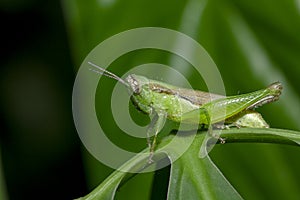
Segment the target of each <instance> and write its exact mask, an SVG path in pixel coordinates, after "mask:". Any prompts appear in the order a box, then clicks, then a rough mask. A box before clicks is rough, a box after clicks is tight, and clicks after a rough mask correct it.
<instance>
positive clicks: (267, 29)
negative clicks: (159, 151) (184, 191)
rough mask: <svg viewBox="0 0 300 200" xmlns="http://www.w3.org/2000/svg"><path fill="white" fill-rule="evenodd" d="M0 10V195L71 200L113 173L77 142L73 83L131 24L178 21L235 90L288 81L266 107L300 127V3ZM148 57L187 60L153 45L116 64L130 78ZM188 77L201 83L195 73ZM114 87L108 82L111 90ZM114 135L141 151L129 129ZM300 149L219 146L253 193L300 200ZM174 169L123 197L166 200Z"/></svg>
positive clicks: (223, 161) (28, 4)
mask: <svg viewBox="0 0 300 200" xmlns="http://www.w3.org/2000/svg"><path fill="white" fill-rule="evenodd" d="M0 11H1V14H0V15H1V19H2V28H1V69H0V70H1V72H0V76H1V79H0V80H1V82H0V87H1V99H0V102H1V104H0V106H1V107H0V108H1V110H0V112H1V115H0V116H1V122H2V124H1V133H0V150H1V151H0V152H1V156H0V158H1V165H0V199H7V198H9V199H72V198H76V197H80V196H83V195H85V194H87V193H88V192H89V191H90V190H91V189H92V188H94V187H95V186H96V185H98V184H99V183H100V182H101V181H102V180H103V179H104V178H105V177H106V176H107V175H108V174H109V173H110V172H112V169H109V168H107V167H106V166H104V165H102V164H101V163H99V162H98V161H96V160H95V159H94V158H93V157H92V156H91V155H90V154H89V153H88V152H87V151H86V150H85V148H84V146H83V145H82V144H81V142H80V139H79V137H78V135H77V133H76V130H75V127H74V125H73V119H72V109H71V101H72V87H73V82H74V79H75V75H76V71H77V69H78V68H79V66H80V64H81V62H82V61H83V59H84V58H85V56H86V55H87V54H88V53H89V51H91V50H92V49H93V48H94V47H95V46H96V45H97V44H99V43H100V42H101V41H103V40H105V39H106V38H108V37H110V36H112V35H114V34H117V33H119V32H121V31H125V30H128V29H132V28H137V27H146V26H155V27H164V28H170V29H174V30H178V31H181V32H182V33H185V34H187V35H189V36H190V37H192V38H193V39H195V40H196V41H198V42H199V43H200V44H201V45H203V46H204V48H205V49H206V50H207V51H208V53H209V54H210V55H211V57H212V58H213V59H214V61H215V62H216V64H217V66H218V67H219V70H220V72H221V74H222V77H223V80H224V84H225V87H226V91H227V94H228V95H234V94H237V93H245V92H250V91H253V90H256V89H259V88H262V87H265V86H266V85H268V84H270V83H271V82H274V81H281V82H282V83H283V85H284V93H283V95H282V97H281V99H280V101H279V102H276V103H273V104H270V105H267V106H264V107H262V108H260V109H259V111H260V112H261V113H262V114H263V115H264V117H265V119H266V120H267V121H268V122H269V123H270V125H271V127H276V128H286V129H293V130H299V129H300V123H299V119H300V101H299V100H300V96H299V94H300V89H299V83H300V81H299V75H300V37H299V36H300V1H299V0H287V1H271V0H260V1H253V0H223V1H218V0H210V1H208V0H206V1H205V0H184V1H172V0H164V1H157V0H153V1H141V0H128V1H121V0H85V1H84V0H62V1H55V0H52V1H50V0H49V1H37V0H27V1H18V0H10V1H8V0H2V1H1V2H0ZM149 62H158V63H163V64H170V63H172V64H174V65H177V66H180V64H183V65H185V63H184V62H183V61H182V60H181V59H179V58H176V57H173V56H170V55H169V54H167V53H165V52H164V53H163V52H159V51H151V50H145V51H143V52H136V53H134V52H133V53H132V54H131V53H130V54H128V55H126V56H124V57H122V58H120V59H119V60H117V61H116V62H115V63H113V65H112V71H113V72H114V73H116V74H119V75H121V74H122V73H125V71H124V68H118V66H120V65H122V66H128V68H130V67H133V66H135V65H137V64H143V63H149ZM190 70H192V69H190ZM187 78H188V79H189V80H190V81H191V83H192V84H193V86H195V87H196V88H197V87H198V89H201V86H199V85H198V86H197V79H196V78H195V77H194V76H193V74H191V75H190V76H189V77H187ZM113 84H114V81H110V82H109V84H106V85H108V86H107V87H105V89H104V91H103V92H104V93H103V95H104V96H108V97H109V94H110V92H111V90H112V87H113ZM103 101H104V102H105V101H107V103H109V100H103ZM104 105H107V104H106V103H105V104H104ZM104 107H105V106H104ZM107 107H108V106H107ZM101 112H103V113H102V114H103V115H107V119H103V120H104V121H103V122H104V123H105V125H106V126H107V128H108V129H111V130H112V131H115V130H117V127H115V124H114V122H113V120H112V119H111V118H112V116H111V113H110V110H109V109H108V108H107V109H105V110H102V111H101ZM137 115H138V114H137ZM112 138H113V136H112ZM115 139H116V138H115ZM117 140H118V138H117ZM119 140H120V139H119ZM116 142H118V144H119V143H122V144H123V145H125V146H126V145H127V146H128V148H131V147H132V146H131V145H132V141H131V138H126V137H125V136H124V138H122V141H116ZM135 143H136V141H134V142H133V144H135ZM136 144H137V145H136V148H137V149H140V148H143V146H146V144H145V142H144V141H139V142H138V143H136ZM299 155H300V149H299V148H298V147H290V146H283V145H275V144H228V145H221V146H217V147H216V148H215V149H214V150H213V151H212V153H211V157H212V159H213V161H214V162H215V163H216V164H217V166H218V167H219V169H220V170H221V171H222V172H223V173H224V175H225V176H226V178H227V179H228V180H229V181H230V182H231V184H232V185H233V186H234V187H235V188H236V189H237V191H239V192H240V194H241V195H242V196H243V197H244V198H245V199H299V196H300V171H299V169H300V159H299V158H300V157H299ZM167 173H168V170H167V169H165V170H162V171H160V172H159V175H156V176H155V177H154V182H155V185H154V186H153V187H151V183H152V180H153V176H152V175H153V174H143V175H138V176H136V177H135V178H133V179H132V180H130V181H129V182H128V183H127V184H126V185H124V186H123V187H122V188H121V190H120V192H119V193H118V198H119V199H148V198H151V197H152V198H153V199H154V198H156V197H157V198H158V197H160V198H163V197H164V195H159V194H165V193H164V192H165V190H166V183H167V182H166V181H167V178H168V177H167ZM199 181H201V180H199Z"/></svg>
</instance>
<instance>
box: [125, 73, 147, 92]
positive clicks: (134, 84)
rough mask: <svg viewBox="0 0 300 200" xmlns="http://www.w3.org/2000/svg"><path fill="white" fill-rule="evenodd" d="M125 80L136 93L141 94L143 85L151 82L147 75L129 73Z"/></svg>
mask: <svg viewBox="0 0 300 200" xmlns="http://www.w3.org/2000/svg"><path fill="white" fill-rule="evenodd" d="M125 81H126V82H127V83H128V85H129V88H130V89H131V90H132V92H133V93H134V94H140V93H141V91H142V86H143V85H145V84H147V83H148V82H149V81H148V79H147V78H146V77H144V76H138V75H135V74H130V75H128V76H127V78H126V79H125Z"/></svg>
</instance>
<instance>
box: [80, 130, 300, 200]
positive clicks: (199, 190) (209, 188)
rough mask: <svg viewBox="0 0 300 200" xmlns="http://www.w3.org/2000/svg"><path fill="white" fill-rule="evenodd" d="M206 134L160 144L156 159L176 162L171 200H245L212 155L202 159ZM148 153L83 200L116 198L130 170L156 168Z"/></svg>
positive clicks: (248, 134) (278, 133) (272, 137)
mask: <svg viewBox="0 0 300 200" xmlns="http://www.w3.org/2000/svg"><path fill="white" fill-rule="evenodd" d="M205 133H206V132H199V134H197V135H196V136H194V135H186V136H182V135H180V136H177V135H176V136H174V135H170V136H167V137H165V138H164V139H163V140H162V141H161V143H160V144H159V145H158V148H157V150H156V152H157V153H156V156H157V157H156V160H157V161H159V160H161V159H163V158H164V157H165V156H163V155H162V153H166V154H167V155H168V158H169V159H170V160H171V161H173V162H172V166H171V172H170V178H169V189H168V199H171V200H172V199H174V200H175V199H176V200H177V199H242V197H241V196H240V194H239V193H238V192H237V191H236V190H235V189H234V187H233V186H232V185H231V184H230V183H229V182H228V181H227V179H226V178H225V177H224V175H223V174H222V172H221V171H220V170H219V169H218V168H217V166H216V165H215V164H214V163H213V161H212V160H211V159H210V157H209V156H207V157H205V158H202V159H200V158H199V157H198V154H199V150H200V146H201V144H202V143H203V141H204V137H205ZM221 136H222V137H224V138H225V139H226V141H228V142H229V143H233V142H272V143H279V144H290V145H297V143H294V141H296V142H299V141H300V132H297V131H290V130H283V129H250V128H245V129H243V128H242V129H230V130H224V131H222V134H221ZM194 137H195V138H194ZM191 140H192V141H193V142H192V143H191V144H190V146H189V148H187V150H186V151H185V152H184V153H183V154H182V155H181V149H180V148H181V147H182V146H183V145H185V144H188V143H189V141H191ZM171 141H172V143H171ZM291 141H293V142H291ZM148 151H149V149H148V148H147V149H145V150H144V151H143V152H141V154H138V155H136V156H135V157H133V158H132V159H130V160H129V161H128V162H126V163H125V164H124V165H123V166H122V167H120V168H119V170H116V171H115V172H113V173H112V174H111V175H110V176H109V177H108V178H107V179H106V180H105V181H104V182H102V183H101V184H100V185H99V186H98V187H97V188H96V189H94V191H92V192H91V193H90V194H88V195H87V196H85V197H83V198H81V199H84V200H87V199H89V200H96V199H113V198H114V197H115V195H116V190H117V188H118V187H119V184H120V183H121V181H124V177H125V175H126V171H129V170H131V171H132V170H135V171H141V172H142V171H143V169H146V168H147V167H151V166H152V165H151V164H147V162H146V161H147V159H148V157H147V154H144V153H145V152H148ZM177 158H178V159H177ZM176 159H177V160H176ZM132 175H133V174H131V176H132Z"/></svg>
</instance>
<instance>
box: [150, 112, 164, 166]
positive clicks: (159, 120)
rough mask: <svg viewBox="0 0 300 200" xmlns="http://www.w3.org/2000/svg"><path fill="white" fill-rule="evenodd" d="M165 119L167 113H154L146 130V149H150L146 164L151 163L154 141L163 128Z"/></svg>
mask: <svg viewBox="0 0 300 200" xmlns="http://www.w3.org/2000/svg"><path fill="white" fill-rule="evenodd" d="M166 118H167V113H166V112H164V111H159V112H156V111H154V114H153V117H152V120H151V123H150V124H149V127H148V129H147V143H148V147H149V149H150V156H149V159H148V163H152V162H153V160H152V157H153V155H154V150H155V146H156V139H157V135H158V133H159V132H160V131H161V129H162V128H163V126H164V124H165V122H166ZM152 135H153V140H152V141H151V136H152Z"/></svg>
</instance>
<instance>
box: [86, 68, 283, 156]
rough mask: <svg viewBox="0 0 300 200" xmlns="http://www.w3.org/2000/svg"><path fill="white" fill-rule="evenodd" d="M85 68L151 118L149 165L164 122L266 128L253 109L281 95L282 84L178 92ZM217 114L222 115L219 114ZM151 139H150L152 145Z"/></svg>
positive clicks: (148, 81)
mask: <svg viewBox="0 0 300 200" xmlns="http://www.w3.org/2000/svg"><path fill="white" fill-rule="evenodd" d="M88 64H90V65H91V66H93V67H94V68H91V69H90V70H92V71H94V72H96V73H99V74H103V75H105V76H107V77H110V78H113V79H115V80H117V81H119V82H120V83H122V84H123V85H124V86H126V87H127V88H128V90H129V92H130V94H131V101H132V103H133V104H134V105H135V107H136V108H137V109H139V110H140V111H142V112H144V113H145V114H148V115H152V116H153V117H152V121H151V123H150V126H149V128H148V130H147V141H148V146H149V149H150V159H149V160H150V161H151V157H152V156H153V153H154V150H155V145H156V138H157V135H158V133H159V132H160V130H161V129H162V127H163V126H164V123H165V121H166V119H169V120H171V121H174V122H178V123H184V124H198V125H201V126H204V127H211V126H214V127H216V128H219V129H224V128H229V127H232V126H233V127H238V128H240V127H249V128H269V125H268V124H267V123H266V121H265V120H264V119H263V117H262V116H261V114H260V113H258V112H256V111H254V109H255V108H257V107H259V106H262V105H264V104H267V103H270V102H273V101H276V100H278V99H279V96H280V95H281V91H282V84H281V83H280V82H275V83H273V84H271V85H269V86H268V87H267V88H265V89H261V90H257V91H254V92H251V93H247V94H240V95H236V96H222V95H218V94H212V93H208V92H203V91H198V90H192V89H185V88H178V87H176V86H173V85H170V84H166V83H163V82H160V81H156V80H151V79H148V78H146V77H144V76H139V75H135V74H130V75H128V76H127V77H126V78H125V79H122V78H120V77H118V76H117V75H115V74H113V73H112V72H110V71H107V70H105V69H103V68H101V67H99V66H97V65H95V64H94V63H92V62H88ZM220 110H223V111H225V112H223V114H222V113H220ZM224 113H225V114H224ZM151 135H153V139H152V141H151V137H150V136H151ZM218 139H220V141H221V143H224V142H225V140H224V139H222V138H220V137H219V138H218Z"/></svg>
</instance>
